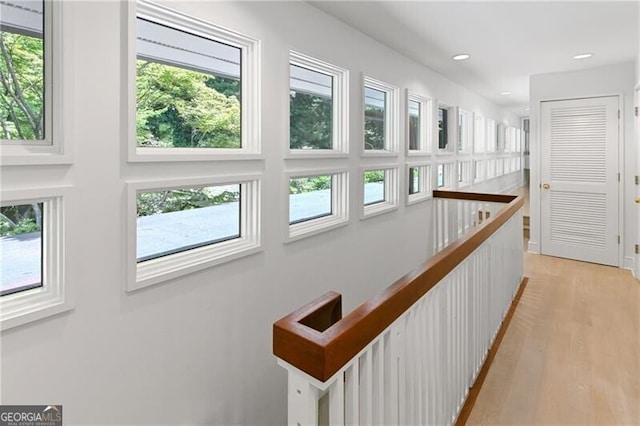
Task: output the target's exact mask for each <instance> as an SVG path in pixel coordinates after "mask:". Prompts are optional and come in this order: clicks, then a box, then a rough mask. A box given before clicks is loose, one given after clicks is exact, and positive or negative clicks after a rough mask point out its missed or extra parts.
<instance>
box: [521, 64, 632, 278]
mask: <svg viewBox="0 0 640 426" xmlns="http://www.w3.org/2000/svg"><path fill="white" fill-rule="evenodd" d="M634 67H635V64H634V63H633V62H627V63H622V64H616V65H610V66H605V67H599V68H592V69H588V70H583V71H574V72H565V73H552V74H540V75H533V76H531V79H530V87H529V91H530V92H529V99H530V101H529V102H530V105H531V111H530V113H531V117H530V118H531V184H530V189H531V191H530V197H531V199H530V202H531V238H530V241H529V251H530V252H532V253H539V252H540V235H541V233H540V187H539V185H540V121H539V115H540V102H541V101H542V100H552V99H572V98H585V97H592V96H602V95H621V96H622V107H621V109H622V114H623V115H622V118H623V123H624V127H623V128H622V129H620V138H621V139H620V144H621V145H620V149H621V151H622V158H624V163H623V164H620V171H621V172H622V182H621V185H622V188H621V189H622V190H621V192H620V197H621V198H622V199H623V200H624V211H623V222H622V224H621V227H622V228H621V235H623V240H624V246H623V259H622V264H621V266H623V267H625V268H628V269H634V268H635V267H636V265H635V263H636V260H635V259H636V256H635V253H634V244H635V243H636V242H637V235H638V216H637V214H636V212H635V208H634V207H635V206H634V203H633V197H632V194H634V193H635V190H636V189H635V183H634V180H633V179H634V176H635V173H636V170H637V161H636V158H637V154H636V150H637V147H636V143H635V141H634V137H633V135H634V116H633V105H634V90H633V87H634V79H635V70H634Z"/></svg>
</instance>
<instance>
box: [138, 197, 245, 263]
mask: <svg viewBox="0 0 640 426" xmlns="http://www.w3.org/2000/svg"><path fill="white" fill-rule="evenodd" d="M240 191H241V190H240V185H239V184H236V185H223V186H208V187H202V188H180V189H172V190H163V191H148V192H146V191H145V192H138V194H137V196H136V209H137V234H136V235H137V245H136V247H137V261H138V263H140V262H145V261H148V260H153V259H157V258H160V257H164V256H169V255H172V254H176V253H180V252H183V251H187V250H192V249H196V248H199V247H204V246H207V245H212V244H217V243H221V242H224V241H228V240H232V239H235V238H239V237H240V236H241V235H240V234H241V232H240V229H241V228H240V198H241V197H240Z"/></svg>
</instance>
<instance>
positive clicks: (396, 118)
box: [360, 74, 400, 157]
mask: <svg viewBox="0 0 640 426" xmlns="http://www.w3.org/2000/svg"><path fill="white" fill-rule="evenodd" d="M366 87H368V88H370V89H374V90H379V91H381V92H385V93H386V99H385V111H384V117H385V124H386V126H385V132H384V149H365V147H364V144H365V138H364V128H365V99H364V98H365V96H364V93H365V88H366ZM361 102H362V141H361V144H360V150H361V155H362V157H397V156H398V153H399V143H400V142H399V141H400V135H399V130H400V89H399V88H398V87H397V86H394V85H392V84H389V83H385V82H383V81H380V80H376V79H374V78H372V77H369V76H367V75H366V74H363V75H362V97H361Z"/></svg>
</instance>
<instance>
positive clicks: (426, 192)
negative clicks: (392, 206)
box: [405, 161, 433, 206]
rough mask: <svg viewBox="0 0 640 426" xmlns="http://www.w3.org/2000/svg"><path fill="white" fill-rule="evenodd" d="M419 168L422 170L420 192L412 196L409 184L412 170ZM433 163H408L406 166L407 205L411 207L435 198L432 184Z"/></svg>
mask: <svg viewBox="0 0 640 426" xmlns="http://www.w3.org/2000/svg"><path fill="white" fill-rule="evenodd" d="M416 167H419V168H421V170H422V174H421V175H420V191H418V192H416V193H414V194H410V193H409V185H408V182H409V180H410V179H411V169H412V168H416ZM431 175H432V171H431V163H430V162H427V161H417V162H407V163H406V165H405V182H407V190H406V191H405V193H406V195H407V199H406V205H407V206H410V205H413V204H418V203H421V202H423V201H427V200H430V199H431V198H432V197H433V188H432V184H431Z"/></svg>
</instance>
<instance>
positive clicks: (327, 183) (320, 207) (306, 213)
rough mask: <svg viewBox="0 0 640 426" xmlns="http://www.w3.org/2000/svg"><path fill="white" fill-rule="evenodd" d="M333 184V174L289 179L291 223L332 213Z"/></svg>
mask: <svg viewBox="0 0 640 426" xmlns="http://www.w3.org/2000/svg"><path fill="white" fill-rule="evenodd" d="M331 186H332V177H331V175H320V176H310V177H300V178H293V179H289V224H295V223H300V222H304V221H308V220H313V219H319V218H321V217H325V216H329V215H331V214H332V212H333V208H332V207H333V206H332V194H331Z"/></svg>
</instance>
